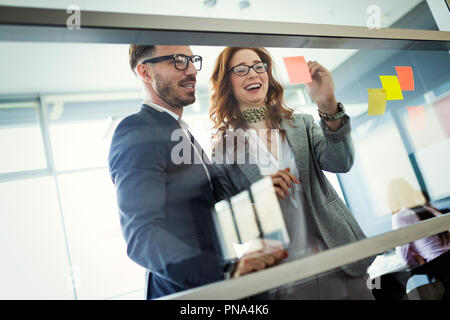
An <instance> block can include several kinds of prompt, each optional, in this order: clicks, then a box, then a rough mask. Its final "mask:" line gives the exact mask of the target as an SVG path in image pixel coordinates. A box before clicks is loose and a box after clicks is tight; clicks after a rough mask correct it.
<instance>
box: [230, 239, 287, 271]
mask: <svg viewBox="0 0 450 320" xmlns="http://www.w3.org/2000/svg"><path fill="white" fill-rule="evenodd" d="M257 241H260V242H261V245H262V249H260V250H258V251H254V252H250V253H246V254H244V255H243V256H242V257H241V259H239V261H238V262H237V264H236V266H235V268H234V270H233V272H232V275H231V277H232V278H237V277H240V276H242V275H244V274H247V273H251V272H254V271H258V270H263V269H266V268H269V267H271V266H273V265H276V264H278V263H279V262H280V261H281V260H283V259H285V258H287V256H288V252H287V251H286V250H284V249H283V245H282V244H281V242H279V241H275V240H269V239H261V240H257Z"/></svg>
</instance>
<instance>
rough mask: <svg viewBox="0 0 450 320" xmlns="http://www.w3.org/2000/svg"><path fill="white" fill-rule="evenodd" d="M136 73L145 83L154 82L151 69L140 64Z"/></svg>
mask: <svg viewBox="0 0 450 320" xmlns="http://www.w3.org/2000/svg"><path fill="white" fill-rule="evenodd" d="M136 73H137V76H138V77H139V78H140V79H141V80H142V81H145V82H151V81H152V76H153V75H152V74H151V70H150V68H147V67H146V66H145V65H143V64H138V65H137V67H136Z"/></svg>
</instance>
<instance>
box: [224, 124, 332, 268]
mask: <svg viewBox="0 0 450 320" xmlns="http://www.w3.org/2000/svg"><path fill="white" fill-rule="evenodd" d="M269 132H270V131H269ZM247 134H248V137H249V140H248V147H249V157H250V161H251V162H250V163H256V164H257V165H258V167H259V169H260V171H261V175H263V176H267V175H271V174H274V173H276V172H277V171H278V170H283V169H286V168H290V172H291V173H292V174H293V175H294V176H295V177H297V178H298V177H299V172H298V169H297V165H296V164H295V156H294V152H293V151H292V148H291V146H290V145H289V142H288V141H287V139H286V138H285V139H284V140H283V139H282V137H281V135H280V133H279V131H278V130H272V134H273V137H272V139H273V138H275V139H276V141H277V143H276V146H277V150H274V151H276V154H277V156H278V157H277V158H278V159H277V158H275V156H274V155H273V154H272V153H271V152H270V151H269V150H268V149H267V146H266V144H265V143H264V142H263V141H262V140H261V138H260V137H258V135H257V133H256V130H247ZM272 145H273V143H272ZM228 151H230V150H227V154H228ZM298 180H299V181H300V183H299V184H296V183H292V188H290V194H289V196H288V197H285V199H284V200H280V207H281V210H282V212H283V217H284V220H285V224H286V228H287V230H288V233H289V237H290V239H291V242H290V244H289V248H288V252H289V257H288V259H287V260H295V259H298V258H300V257H304V256H308V255H310V254H313V253H316V252H319V251H322V250H324V249H325V248H326V246H325V245H324V243H323V241H322V240H321V238H320V236H319V232H318V230H317V227H316V226H315V224H314V222H313V221H312V216H311V213H310V212H309V210H308V208H307V207H306V206H305V203H306V196H305V191H304V190H303V187H302V184H301V180H300V179H298Z"/></svg>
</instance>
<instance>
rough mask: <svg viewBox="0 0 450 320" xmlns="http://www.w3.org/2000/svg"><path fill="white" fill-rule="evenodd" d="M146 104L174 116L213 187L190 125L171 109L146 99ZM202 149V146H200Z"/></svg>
mask: <svg viewBox="0 0 450 320" xmlns="http://www.w3.org/2000/svg"><path fill="white" fill-rule="evenodd" d="M143 103H144V104H146V105H147V106H149V107H151V108H154V109H156V110H158V111H160V112H166V113H168V114H169V115H170V116H172V117H173V118H174V119H175V120H177V122H178V123H179V124H180V127H181V128H182V129H183V132H184V134H185V135H186V137H187V138H188V140H189V142H190V143H191V145H192V147H193V148H194V150H195V152H196V153H197V155H198V157H199V158H200V159H201V161H202V165H203V168H204V169H205V172H206V175H207V176H208V181H209V185H210V187H211V189H212V188H213V187H212V183H211V176H210V174H209V171H208V168H207V167H206V165H205V162H204V161H203V156H202V155H201V154H200V152H199V150H198V149H197V147H196V146H195V145H194V144H193V143H192V139H191V137H192V134H191V133H190V132H189V124H188V123H187V122H186V121H184V120H183V119H181V117H180V116H179V115H177V114H176V113H174V112H172V111H170V110H169V109H166V108H164V107H161V106H159V105H157V104H155V103H153V102H151V101H148V100H146V99H144V101H143ZM199 147H200V146H199Z"/></svg>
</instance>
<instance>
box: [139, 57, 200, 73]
mask: <svg viewBox="0 0 450 320" xmlns="http://www.w3.org/2000/svg"><path fill="white" fill-rule="evenodd" d="M169 59H172V60H173V65H174V66H175V69H177V70H180V71H182V70H186V69H187V68H188V66H189V61H191V62H192V65H193V66H194V68H195V69H197V71H200V70H201V69H202V60H203V59H202V57H200V56H186V55H184V54H171V55H168V56H162V57H155V58H151V59H147V60H145V61H144V62H142V63H143V64H145V63H156V62H160V61H164V60H169Z"/></svg>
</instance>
